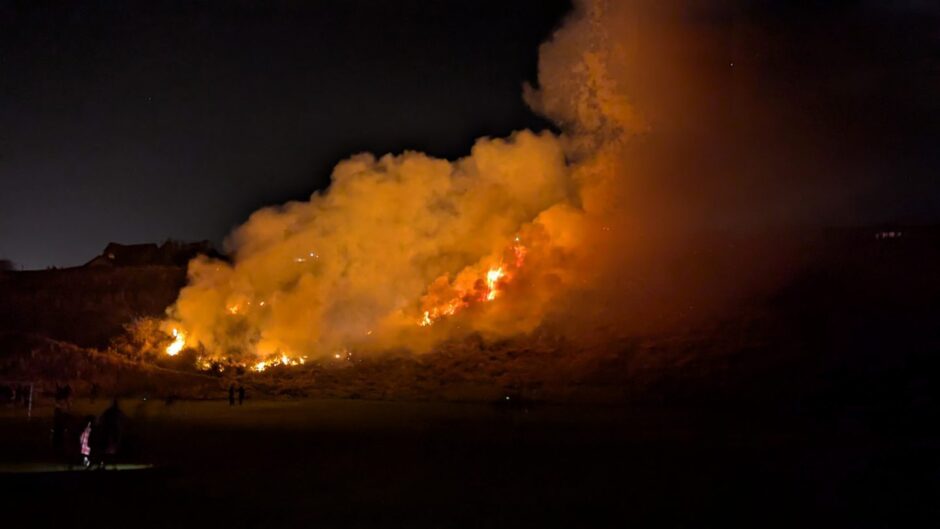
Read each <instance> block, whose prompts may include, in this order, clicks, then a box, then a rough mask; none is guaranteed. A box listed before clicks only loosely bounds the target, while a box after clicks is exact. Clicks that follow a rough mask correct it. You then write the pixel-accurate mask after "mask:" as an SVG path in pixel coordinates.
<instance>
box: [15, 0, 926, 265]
mask: <svg viewBox="0 0 940 529" xmlns="http://www.w3.org/2000/svg"><path fill="white" fill-rule="evenodd" d="M748 5H749V7H748V8H747V9H748V10H750V11H749V12H746V13H745V15H746V16H747V17H748V18H749V19H751V20H756V21H758V22H762V24H763V26H762V27H765V28H768V31H772V32H778V33H780V34H781V35H782V36H781V35H777V37H775V38H776V42H778V43H780V42H782V43H784V45H783V47H782V48H780V49H781V50H782V51H779V50H778V51H779V53H778V55H777V56H771V57H770V58H769V59H768V60H767V61H765V62H764V65H765V67H768V68H774V69H777V70H779V72H778V73H779V84H778V85H777V87H778V88H786V87H787V86H788V85H789V86H792V87H793V88H794V89H795V90H803V91H804V92H805V93H806V94H807V98H806V101H807V104H808V105H818V106H819V107H820V108H822V109H824V110H823V111H822V114H825V116H826V119H829V120H830V121H831V122H832V123H834V125H832V123H830V125H832V126H833V130H837V131H838V130H839V127H840V123H843V122H844V123H845V126H844V127H843V128H844V129H845V130H844V132H845V134H847V135H852V136H858V137H861V138H866V139H876V140H877V141H860V142H856V143H855V145H863V146H866V147H865V148H864V149H859V151H860V152H847V153H845V156H846V157H856V156H863V158H862V160H863V161H864V162H866V163H865V165H866V167H869V169H870V171H871V172H872V173H873V174H875V176H874V178H875V180H876V181H877V182H878V185H875V186H873V187H872V188H871V189H872V191H871V192H870V193H869V195H870V196H871V197H872V200H884V197H885V196H886V195H885V192H886V190H887V192H888V193H889V195H890V193H891V192H892V191H891V190H892V189H897V190H899V191H897V193H898V196H896V197H890V196H889V200H891V201H893V203H894V206H893V207H887V208H886V207H878V208H875V207H873V208H872V212H873V213H872V214H871V215H870V216H868V217H866V215H865V214H861V215H857V216H856V220H858V221H860V222H879V221H882V220H886V219H898V220H918V221H935V220H937V216H938V210H940V203H938V201H937V199H936V198H935V197H936V196H937V195H938V194H940V187H938V184H937V179H936V176H935V175H936V174H937V171H938V170H940V156H938V154H937V152H936V149H935V147H934V146H935V145H936V143H937V140H938V138H940V135H938V123H940V120H938V119H937V118H938V117H940V104H938V100H940V95H938V94H940V92H938V90H937V89H938V87H940V83H938V79H940V73H938V72H940V53H938V49H940V46H938V39H940V30H938V24H937V22H938V20H940V18H938V9H937V8H936V6H934V5H933V4H932V3H929V2H916V1H910V2H894V3H890V4H880V3H878V2H848V1H842V2H810V3H803V4H801V6H800V7H793V6H786V3H780V2H752V3H749V4H748ZM569 8H570V5H569V2H567V1H561V0H524V1H511V2H510V1H482V2H480V1H477V2H431V1H426V2H418V1H407V2H379V1H365V0H342V1H318V2H263V3H262V2H257V3H252V2H234V1H225V2H110V1H100V2H38V1H22V2H9V1H0V181H2V193H0V258H9V259H12V260H13V261H14V262H16V263H18V264H19V265H20V266H22V267H23V268H42V267H45V266H50V265H56V266H68V265H75V264H80V263H82V262H84V261H86V260H88V259H90V258H91V257H93V256H94V255H95V254H97V253H98V252H99V251H100V250H101V248H103V247H104V246H105V244H107V242H108V241H119V242H126V243H131V242H160V241H162V240H164V239H166V238H168V237H172V238H177V239H183V240H198V239H210V240H213V241H214V242H216V243H219V242H220V241H221V240H222V238H223V237H224V236H225V234H226V233H227V232H228V231H229V230H230V229H231V228H232V227H234V226H235V225H236V224H238V223H240V222H242V221H244V220H245V219H246V218H247V216H248V214H249V213H250V212H251V211H253V210H255V209H257V208H259V207H261V206H264V205H269V204H275V203H281V202H284V201H286V200H290V199H305V198H307V197H308V196H309V194H310V193H311V192H313V191H314V190H317V189H322V188H324V187H325V186H326V185H327V184H328V178H329V171H330V168H331V167H332V166H333V165H334V164H335V163H336V162H337V161H338V160H340V159H342V158H345V157H347V156H349V155H350V154H353V153H355V152H359V151H364V150H368V151H373V152H377V153H384V152H398V151H401V150H402V149H417V150H422V151H426V152H429V153H431V154H434V155H438V156H447V157H453V156H459V155H462V154H465V153H467V152H468V151H469V148H470V145H471V142H472V140H473V139H474V138H475V137H477V136H480V135H491V136H501V135H505V134H507V133H508V132H510V131H511V130H515V129H520V128H526V127H533V128H537V129H540V128H545V127H547V126H548V124H547V123H546V122H545V121H543V120H541V119H539V118H537V117H536V116H534V115H533V114H532V113H531V112H530V111H528V110H527V109H526V107H525V105H524V103H523V101H522V98H521V96H520V95H521V85H522V83H523V82H524V81H526V80H530V81H531V80H534V78H535V73H536V61H537V53H538V44H539V43H540V42H541V41H543V40H544V39H545V38H546V37H547V36H549V35H550V34H551V31H552V29H553V28H554V27H556V26H557V25H558V24H560V23H561V21H562V18H563V15H564V13H566V12H567V11H568V9H569ZM745 11H747V10H745ZM726 23H727V21H716V22H715V24H716V25H718V26H722V25H724V24H726ZM829 28H832V31H830V29H829ZM846 28H848V29H846ZM804 59H805V60H804ZM801 84H805V85H806V86H800V85H801ZM817 87H823V89H822V90H819V91H817V90H816V89H815V88H817ZM860 115H861V116H862V117H861V118H860V117H859V116H860ZM833 120H834V121H833ZM840 120H842V121H840ZM871 145H875V146H876V147H875V148H874V150H872V149H870V148H868V146H871ZM862 150H864V151H865V152H864V153H862V152H861V151H862ZM873 152H874V153H875V154H872V153H873ZM865 156H868V157H869V158H870V161H871V163H868V161H869V158H864V157H865ZM893 178H895V179H899V180H896V181H893V180H892V179H893ZM894 183H897V184H898V185H897V186H894V185H892V184H894ZM909 204H913V206H911V207H907V206H908V205H909ZM880 205H881V206H884V203H882V204H880ZM886 214H887V215H888V216H887V217H886Z"/></svg>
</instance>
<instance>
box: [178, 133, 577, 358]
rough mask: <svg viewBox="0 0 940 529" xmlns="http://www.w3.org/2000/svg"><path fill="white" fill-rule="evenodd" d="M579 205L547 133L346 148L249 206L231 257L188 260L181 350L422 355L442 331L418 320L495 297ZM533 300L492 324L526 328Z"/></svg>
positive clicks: (534, 316) (553, 239)
mask: <svg viewBox="0 0 940 529" xmlns="http://www.w3.org/2000/svg"><path fill="white" fill-rule="evenodd" d="M576 201H577V190H576V188H575V184H574V182H572V180H571V171H570V170H569V168H568V166H567V165H566V162H565V156H564V152H563V148H562V145H561V142H560V141H559V140H558V138H556V137H554V136H553V135H551V134H549V133H542V134H535V133H531V132H528V131H523V132H519V133H516V134H514V135H512V136H511V137H510V138H508V139H481V140H479V141H477V143H476V144H475V145H474V147H473V149H472V151H471V154H470V156H468V157H466V158H464V159H461V160H457V161H455V162H449V161H446V160H439V159H434V158H431V157H429V156H426V155H424V154H421V153H416V152H406V153H404V154H401V155H398V156H393V155H386V156H383V157H381V158H378V159H376V158H375V157H374V156H372V155H369V154H362V155H357V156H354V157H352V158H350V159H348V160H346V161H343V162H341V163H340V164H339V165H337V166H336V168H335V169H334V172H333V181H332V185H331V186H330V187H329V189H327V190H326V191H325V192H324V193H322V194H320V193H317V194H314V195H313V196H312V197H311V198H310V200H309V201H307V202H292V203H289V204H286V205H284V206H278V207H271V208H265V209H262V210H260V211H257V212H255V213H254V214H253V215H252V216H251V218H249V220H248V222H246V223H245V224H244V225H242V226H241V227H239V228H238V229H237V230H235V232H234V233H233V234H232V235H231V238H230V244H231V246H232V248H233V249H234V254H233V261H234V262H233V263H232V264H227V263H225V262H220V261H216V260H211V259H197V260H195V261H193V262H192V263H191V264H190V270H189V275H190V284H189V286H187V287H186V288H185V289H184V290H183V291H182V292H181V294H180V297H179V300H178V302H177V304H176V306H175V307H173V309H172V316H173V318H174V319H176V320H178V321H179V322H180V324H181V325H182V327H183V328H184V329H185V331H186V333H187V342H188V343H189V344H191V345H192V344H196V343H199V344H202V345H203V346H204V347H206V348H207V349H208V350H209V351H212V352H214V353H216V354H221V355H225V356H234V357H238V356H241V355H244V354H249V355H259V356H262V357H263V356H267V355H270V354H287V355H290V356H292V357H293V356H300V355H310V356H316V355H327V354H334V353H335V351H336V350H338V349H342V348H358V349H374V348H388V347H394V346H408V347H411V348H415V349H423V348H426V347H428V346H429V345H430V344H431V343H433V341H434V340H435V339H436V338H438V337H439V335H440V331H439V330H438V329H439V328H445V327H446V324H444V323H443V322H442V323H441V324H440V325H438V324H437V322H436V321H435V322H434V323H435V325H433V326H432V325H424V326H422V325H421V323H427V322H428V321H426V318H429V317H430V316H434V317H435V318H436V317H437V316H438V314H435V313H433V311H434V310H435V307H438V306H441V305H442V304H446V303H448V302H451V301H452V300H457V303H459V304H461V306H460V307H458V308H459V309H461V310H463V309H465V308H466V309H467V310H471V309H472V307H471V305H474V304H476V303H482V302H483V301H495V299H496V297H497V295H502V292H501V290H502V288H503V283H505V282H506V281H508V280H509V277H510V275H512V274H516V273H518V272H519V270H518V269H519V268H521V266H522V264H523V263H522V260H524V259H530V260H539V259H541V260H543V261H544V260H546V259H547V258H546V257H543V256H541V254H542V253H545V252H546V251H547V250H546V248H547V247H549V246H550V247H556V246H558V247H561V246H563V245H565V244H568V243H567V242H566V240H565V233H564V231H565V230H560V231H559V230H558V228H556V227H555V224H557V223H560V222H564V220H565V218H566V217H568V216H573V215H576V214H575V213H572V212H573V211H575V209H574V207H573V206H572V204H574V203H575V202H576ZM523 244H525V245H526V246H525V247H523V246H522V245H523ZM529 244H534V245H536V246H537V247H538V248H537V249H534V250H531V252H530V250H529V248H528V245H529ZM513 248H516V249H515V250H514V249H513ZM507 249H508V251H509V252H510V254H511V255H509V256H505V255H504V254H505V252H506V251H507ZM523 252H525V254H523ZM517 254H518V255H517ZM526 254H528V255H526ZM491 270H499V272H498V275H499V276H500V277H496V278H492V281H489V282H488V278H487V273H488V272H489V271H491ZM490 283H492V284H490ZM487 297H489V298H491V299H486V298H487ZM464 305H465V306H464ZM493 305H494V306H496V305H497V304H493ZM537 305H538V304H537V303H536V304H530V305H529V307H528V308H529V309H531V311H528V310H527V311H526V314H525V315H522V316H521V317H515V316H513V317H511V318H507V317H503V318H502V321H501V324H500V326H499V328H500V329H503V330H504V332H507V333H513V332H525V331H527V330H530V329H531V328H533V327H534V326H535V325H537V324H538V322H539V319H540V317H539V310H540V307H538V306H537ZM442 316H443V315H442ZM477 319H481V320H483V319H485V318H477ZM481 325H482V323H481Z"/></svg>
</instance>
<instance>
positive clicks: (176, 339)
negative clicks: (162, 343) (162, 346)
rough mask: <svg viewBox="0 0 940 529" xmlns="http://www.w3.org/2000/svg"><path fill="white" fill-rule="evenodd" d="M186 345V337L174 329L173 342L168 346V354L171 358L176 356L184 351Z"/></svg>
mask: <svg viewBox="0 0 940 529" xmlns="http://www.w3.org/2000/svg"><path fill="white" fill-rule="evenodd" d="M185 345H186V335H185V334H183V333H182V332H180V331H179V330H177V329H173V341H172V342H171V343H170V345H168V346H166V354H167V355H169V356H176V355H178V354H179V352H180V351H182V350H183V347H184V346H185Z"/></svg>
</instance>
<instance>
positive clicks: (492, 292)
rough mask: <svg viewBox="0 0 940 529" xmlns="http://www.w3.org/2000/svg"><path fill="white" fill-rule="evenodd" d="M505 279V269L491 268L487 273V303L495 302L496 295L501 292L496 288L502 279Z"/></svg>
mask: <svg viewBox="0 0 940 529" xmlns="http://www.w3.org/2000/svg"><path fill="white" fill-rule="evenodd" d="M502 277H503V267H502V266H500V267H498V268H491V269H490V271H489V272H487V273H486V301H493V300H494V299H496V293H497V292H499V291H498V290H497V289H496V287H497V286H498V285H497V283H498V282H499V280H500V278H502Z"/></svg>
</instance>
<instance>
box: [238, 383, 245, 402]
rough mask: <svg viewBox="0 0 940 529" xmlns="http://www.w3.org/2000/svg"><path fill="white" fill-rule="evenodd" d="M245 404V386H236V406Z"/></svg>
mask: <svg viewBox="0 0 940 529" xmlns="http://www.w3.org/2000/svg"><path fill="white" fill-rule="evenodd" d="M244 402H245V386H242V385H241V384H239V385H238V405H239V406H241V405H242V404H243V403H244Z"/></svg>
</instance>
